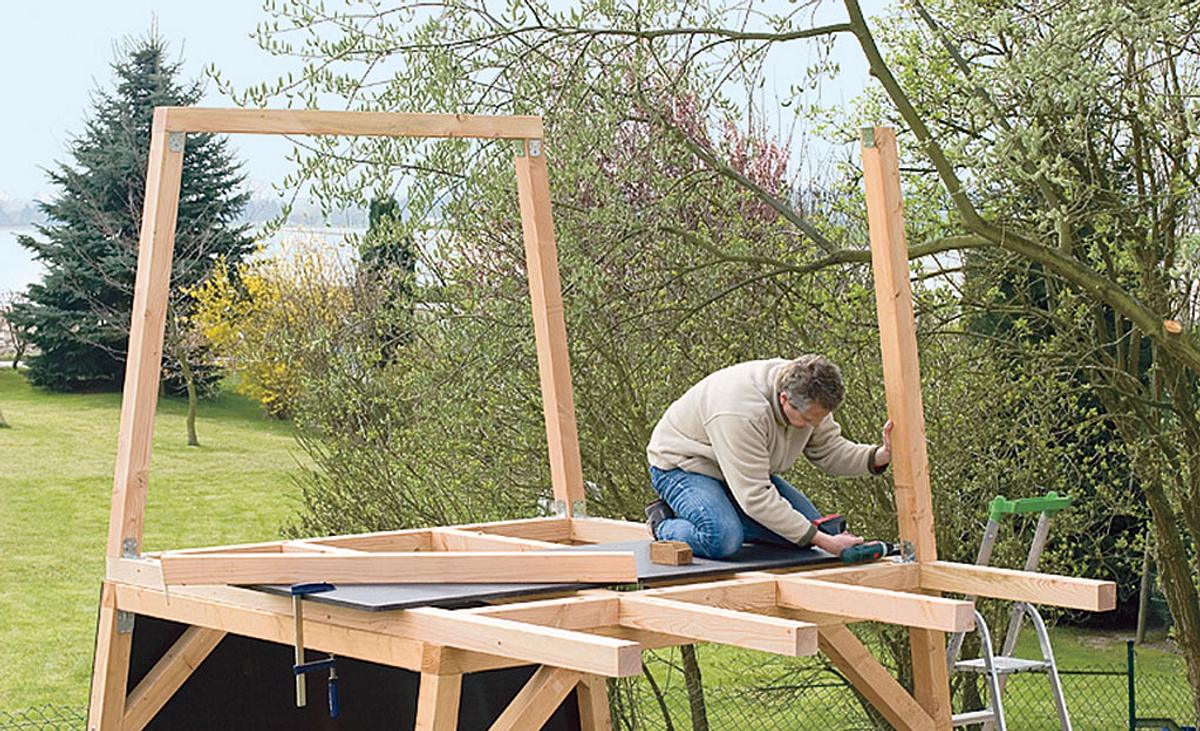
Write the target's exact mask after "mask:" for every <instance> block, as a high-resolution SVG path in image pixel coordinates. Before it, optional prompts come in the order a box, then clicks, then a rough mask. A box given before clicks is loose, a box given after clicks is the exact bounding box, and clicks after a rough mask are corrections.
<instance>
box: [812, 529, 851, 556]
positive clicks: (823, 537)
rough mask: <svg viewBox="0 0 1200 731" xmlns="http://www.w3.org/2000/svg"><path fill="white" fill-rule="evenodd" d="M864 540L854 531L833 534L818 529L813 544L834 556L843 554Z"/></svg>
mask: <svg viewBox="0 0 1200 731" xmlns="http://www.w3.org/2000/svg"><path fill="white" fill-rule="evenodd" d="M862 542H863V539H862V538H861V537H860V536H856V535H854V534H853V533H838V534H837V535H836V536H831V535H829V534H828V533H822V532H821V531H817V534H816V535H815V536H813V539H812V545H814V546H816V547H817V548H820V549H821V550H823V551H828V552H830V553H832V554H833V555H834V556H841V555H842V551H844V550H846V549H847V548H849V547H850V546H857V545H858V544H860V543H862Z"/></svg>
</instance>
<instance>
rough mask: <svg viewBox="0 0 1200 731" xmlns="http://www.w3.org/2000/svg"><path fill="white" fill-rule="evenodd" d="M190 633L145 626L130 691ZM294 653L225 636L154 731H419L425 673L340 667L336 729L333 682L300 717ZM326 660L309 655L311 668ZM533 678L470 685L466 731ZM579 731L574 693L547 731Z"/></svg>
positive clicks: (146, 622) (318, 689)
mask: <svg viewBox="0 0 1200 731" xmlns="http://www.w3.org/2000/svg"><path fill="white" fill-rule="evenodd" d="M184 629H185V626H184V625H182V624H177V623H175V622H168V621H166V620H162V619H156V618H153V617H144V616H138V617H137V619H136V621H135V625H134V632H133V654H132V658H131V661H130V668H129V689H130V690H131V691H132V690H133V688H134V687H136V686H137V683H138V681H140V680H141V679H142V677H143V676H144V675H145V674H146V673H147V672H149V670H150V668H151V667H153V666H154V663H155V662H157V661H158V659H159V658H160V657H162V655H163V653H164V652H166V651H167V649H168V648H169V647H170V646H171V645H172V644H174V642H175V640H176V639H178V638H179V636H180V635H181V634H182V633H183V631H184ZM292 653H293V649H292V648H291V647H290V646H286V645H279V644H276V643H273V642H266V641H264V640H255V639H251V638H248V637H239V636H236V635H226V636H225V638H224V639H223V640H221V643H220V644H218V645H217V647H216V649H215V650H213V651H212V654H210V655H209V656H208V658H207V659H206V660H205V661H204V662H203V663H201V665H200V667H198V668H196V671H195V672H194V673H193V674H192V676H191V677H190V678H188V680H187V682H186V683H184V684H183V687H182V688H180V689H179V691H178V692H177V693H176V694H175V695H174V696H173V697H172V698H171V700H169V701H167V705H166V706H164V707H163V709H162V710H161V711H159V713H158V715H157V716H155V717H154V720H152V721H151V722H150V725H149V726H147V727H146V728H148V729H154V730H158V731H167V730H176V729H182V730H184V731H191V730H196V731H199V730H201V729H203V730H205V731H207V730H208V729H214V730H215V729H234V730H239V729H245V730H246V731H251V730H253V731H260V730H262V731H274V730H275V729H278V730H279V731H284V730H285V729H289V730H290V729H296V730H299V731H304V730H307V729H347V730H348V729H356V730H357V729H363V730H364V731H374V730H375V729H380V730H382V729H388V730H389V731H406V730H408V729H412V728H413V727H414V724H415V722H416V714H417V690H418V688H419V686H420V675H419V674H418V673H415V672H411V671H408V670H401V669H399V668H393V667H388V666H386V665H378V664H375V663H370V662H363V661H361V660H352V659H350V658H338V661H337V667H338V676H339V680H338V683H339V686H340V690H341V715H340V716H339V717H338V718H336V719H332V718H330V717H329V711H328V705H327V700H326V699H327V692H326V679H327V678H328V673H324V672H320V673H315V674H312V675H310V676H309V678H308V705H307V706H306V707H304V708H296V684H295V680H294V679H293V675H292V659H293V658H292ZM324 657H326V656H325V655H324V654H321V653H315V652H310V653H309V654H308V658H307V659H308V660H310V661H311V660H319V659H321V658H324ZM534 670H535V668H534V667H533V666H528V667H521V668H511V669H507V670H489V671H487V672H482V673H470V674H467V675H464V676H463V685H462V702H461V706H460V708H461V711H460V713H459V722H458V728H459V731H476V729H480V730H483V729H487V728H488V727H490V726H491V725H492V723H493V722H494V721H495V720H496V719H497V718H498V717H499V716H500V713H501V712H503V710H504V709H505V708H506V707H507V706H508V703H509V701H511V700H512V699H513V697H514V696H515V695H516V694H517V692H518V691H519V690H520V689H521V688H522V686H524V685H525V682H526V681H527V680H528V679H529V677H530V676H531V675H533V672H534ZM579 728H580V724H579V707H578V704H577V703H576V700H575V694H574V693H572V694H570V695H569V696H568V697H567V699H566V700H565V701H564V702H563V704H562V706H560V707H559V709H558V710H557V711H556V712H555V713H554V715H553V716H551V718H550V720H549V722H547V724H546V725H545V726H544V727H543V729H546V730H548V731H575V730H577V729H579Z"/></svg>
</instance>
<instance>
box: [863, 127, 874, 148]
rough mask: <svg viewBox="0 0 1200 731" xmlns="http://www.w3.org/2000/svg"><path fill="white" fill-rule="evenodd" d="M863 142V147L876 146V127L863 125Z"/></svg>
mask: <svg viewBox="0 0 1200 731" xmlns="http://www.w3.org/2000/svg"><path fill="white" fill-rule="evenodd" d="M862 144H863V147H874V146H875V128H874V127H863V128H862Z"/></svg>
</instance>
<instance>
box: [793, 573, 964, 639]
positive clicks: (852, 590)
mask: <svg viewBox="0 0 1200 731" xmlns="http://www.w3.org/2000/svg"><path fill="white" fill-rule="evenodd" d="M776 585H777V591H778V594H777V599H778V603H779V604H780V606H784V607H791V608H795V609H806V610H810V611H813V612H820V613H822V614H833V615H837V616H840V617H845V618H848V619H863V620H871V621H875V622H887V623H888V624H899V625H904V626H907V627H920V628H923V629H935V630H942V631H945V632H966V631H968V630H971V629H974V627H975V605H974V604H972V603H971V602H966V601H960V600H957V599H943V598H941V597H933V596H924V595H921V594H909V593H906V592H901V591H894V590H891V589H876V588H875V587H871V586H854V585H853V584H840V583H836V582H833V581H820V580H816V579H805V578H801V577H799V576H780V577H779V578H777V579H776Z"/></svg>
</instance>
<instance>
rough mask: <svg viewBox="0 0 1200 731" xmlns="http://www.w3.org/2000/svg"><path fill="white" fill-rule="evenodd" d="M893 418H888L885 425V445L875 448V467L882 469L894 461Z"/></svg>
mask: <svg viewBox="0 0 1200 731" xmlns="http://www.w3.org/2000/svg"><path fill="white" fill-rule="evenodd" d="M893 426H894V425H893V424H892V420H891V419H888V420H887V422H885V423H884V425H883V446H882V447H880V448H879V449H876V450H875V469H877V470H878V469H881V468H883V467H886V466H887V465H889V464H891V463H892V427H893Z"/></svg>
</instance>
